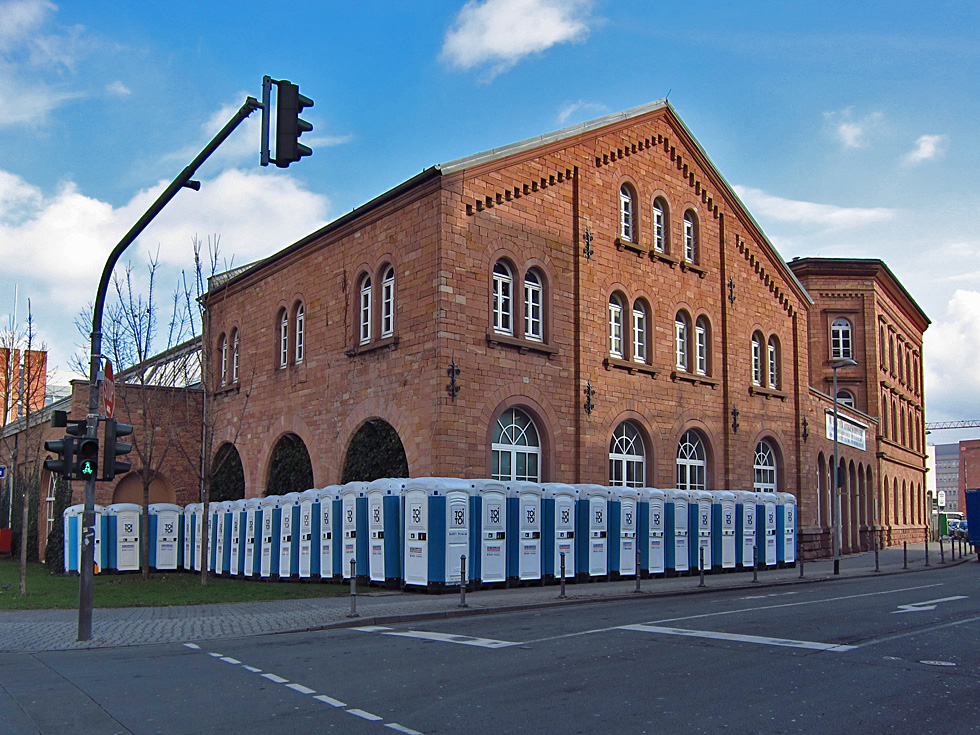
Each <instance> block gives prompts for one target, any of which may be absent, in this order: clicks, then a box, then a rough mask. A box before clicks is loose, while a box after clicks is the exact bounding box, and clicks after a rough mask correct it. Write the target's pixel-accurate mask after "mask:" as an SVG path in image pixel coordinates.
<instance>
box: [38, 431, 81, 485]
mask: <svg viewBox="0 0 980 735" xmlns="http://www.w3.org/2000/svg"><path fill="white" fill-rule="evenodd" d="M44 449H45V451H47V452H52V453H53V454H56V455H57V459H46V460H44V469H46V470H48V471H50V472H51V473H52V474H53V475H55V476H56V477H63V478H65V479H66V480H70V479H71V468H72V455H73V454H74V451H75V439H74V438H73V437H70V436H66V437H64V438H62V439H55V440H54V441H46V442H44Z"/></svg>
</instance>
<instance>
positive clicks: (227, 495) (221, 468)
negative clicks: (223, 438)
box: [208, 442, 245, 502]
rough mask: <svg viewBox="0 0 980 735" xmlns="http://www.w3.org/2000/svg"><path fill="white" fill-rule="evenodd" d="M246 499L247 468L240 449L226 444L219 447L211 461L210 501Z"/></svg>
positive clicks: (229, 443) (228, 443)
mask: <svg viewBox="0 0 980 735" xmlns="http://www.w3.org/2000/svg"><path fill="white" fill-rule="evenodd" d="M244 497H245V468H244V467H243V466H242V458H241V455H240V454H239V453H238V447H236V446H235V445H234V444H232V443H231V442H225V443H223V444H222V445H221V446H219V447H218V450H217V451H216V452H215V453H214V458H213V459H212V460H211V478H210V482H209V483H208V500H209V501H210V502H218V501H223V500H242V499H243V498H244Z"/></svg>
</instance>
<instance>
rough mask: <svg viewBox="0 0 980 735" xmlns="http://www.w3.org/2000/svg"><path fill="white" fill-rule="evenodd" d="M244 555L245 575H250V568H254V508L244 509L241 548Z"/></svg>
mask: <svg viewBox="0 0 980 735" xmlns="http://www.w3.org/2000/svg"><path fill="white" fill-rule="evenodd" d="M242 553H243V554H244V555H245V565H244V566H245V576H246V577H251V576H252V570H254V569H255V509H254V508H247V509H246V510H245V548H244V549H243V550H242Z"/></svg>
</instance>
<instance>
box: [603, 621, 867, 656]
mask: <svg viewBox="0 0 980 735" xmlns="http://www.w3.org/2000/svg"><path fill="white" fill-rule="evenodd" d="M620 627H621V629H622V630H638V631H642V632H644V633H661V634H663V635H680V636H686V637H688V638H710V639H712V640H717V641H737V642H739V643H758V644H761V645H764V646H786V647H788V648H805V649H807V650H810V651H837V652H843V651H851V650H853V649H855V648H856V647H857V646H846V645H842V644H838V643H817V642H815V641H794V640H792V639H789V638H768V637H765V636H758V635H742V634H739V633H719V632H717V631H713V630H688V629H686V628H667V627H664V626H661V625H623V626H620Z"/></svg>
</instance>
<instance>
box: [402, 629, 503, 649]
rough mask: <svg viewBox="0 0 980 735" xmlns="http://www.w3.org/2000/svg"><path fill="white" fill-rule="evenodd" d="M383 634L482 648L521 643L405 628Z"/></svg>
mask: <svg viewBox="0 0 980 735" xmlns="http://www.w3.org/2000/svg"><path fill="white" fill-rule="evenodd" d="M383 635H395V636H400V637H402V638H421V639H422V640H426V641H441V642H443V643H459V644H461V645H464V646H478V647H480V648H507V647H508V646H519V645H521V644H520V643H515V642H514V641H495V640H493V639H491V638H475V637H473V636H469V635H451V634H449V633H432V632H429V631H424V630H405V631H391V632H388V633H384V634H383Z"/></svg>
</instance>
